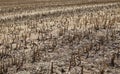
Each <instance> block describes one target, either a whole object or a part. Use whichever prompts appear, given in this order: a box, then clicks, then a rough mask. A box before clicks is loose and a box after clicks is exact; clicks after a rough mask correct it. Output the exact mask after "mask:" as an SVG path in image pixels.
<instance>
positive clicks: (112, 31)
mask: <svg viewBox="0 0 120 74" xmlns="http://www.w3.org/2000/svg"><path fill="white" fill-rule="evenodd" d="M93 8H94V7H93ZM98 8H99V7H97V8H96V10H97V9H98ZM88 10H89V9H87V10H86V9H84V10H83V11H82V12H79V11H73V12H70V11H69V12H65V13H61V14H60V15H58V14H57V13H54V14H52V15H51V14H50V15H47V16H46V17H45V18H41V17H37V18H36V17H35V16H34V17H33V16H31V17H29V18H30V19H29V18H24V19H25V20H21V18H20V19H19V18H18V19H17V21H16V20H15V19H14V20H6V19H4V21H2V22H0V24H1V25H0V28H1V30H0V38H1V39H0V58H1V59H0V74H120V5H119V3H118V5H116V7H114V9H112V8H111V7H105V8H104V7H102V8H101V9H99V10H97V11H95V9H93V10H92V11H90V12H89V11H88ZM49 16H50V17H49ZM22 18H23V17H22ZM5 20H6V21H5Z"/></svg>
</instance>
